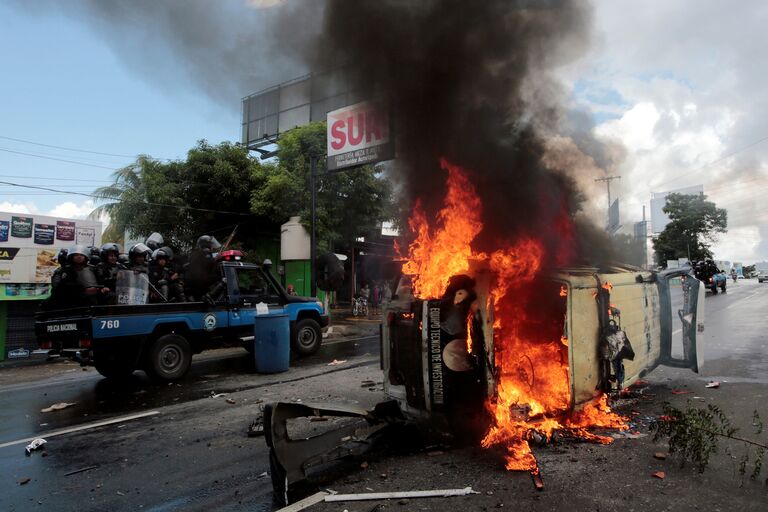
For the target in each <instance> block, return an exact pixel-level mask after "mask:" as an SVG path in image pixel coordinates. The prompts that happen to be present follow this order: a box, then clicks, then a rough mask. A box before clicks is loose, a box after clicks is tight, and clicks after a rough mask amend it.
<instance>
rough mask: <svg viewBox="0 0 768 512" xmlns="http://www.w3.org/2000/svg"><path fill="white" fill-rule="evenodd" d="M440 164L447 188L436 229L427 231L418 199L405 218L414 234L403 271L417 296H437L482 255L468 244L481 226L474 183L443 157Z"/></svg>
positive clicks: (478, 199) (424, 216) (427, 226)
mask: <svg viewBox="0 0 768 512" xmlns="http://www.w3.org/2000/svg"><path fill="white" fill-rule="evenodd" d="M440 167H442V168H443V169H444V170H446V171H448V181H447V186H448V191H447V194H446V197H445V206H444V207H443V208H442V209H441V210H440V211H439V212H438V214H437V226H436V229H434V230H432V231H431V232H430V229H429V223H428V222H427V218H426V215H425V213H424V210H423V209H422V207H421V203H420V202H418V201H417V202H416V205H415V206H414V208H413V215H412V216H411V218H410V219H409V221H408V224H409V226H410V228H411V231H412V232H414V233H416V234H417V236H416V239H415V240H414V242H413V243H412V244H411V245H410V247H409V248H408V261H407V262H406V263H405V265H403V272H404V273H405V274H409V275H412V276H414V278H413V293H414V295H415V296H417V297H440V296H441V295H442V294H443V292H444V291H445V287H446V284H447V282H448V279H449V278H450V277H451V276H453V275H456V274H461V273H464V272H466V271H467V270H469V260H470V259H473V258H477V257H481V256H482V255H475V254H474V253H473V252H472V248H471V247H470V243H471V242H472V240H474V238H475V237H476V236H477V234H478V233H480V230H481V229H483V224H482V223H481V222H480V211H481V206H480V198H478V197H477V194H476V193H475V187H474V186H473V185H472V183H470V181H469V179H467V176H466V174H464V173H463V172H462V170H461V168H459V167H458V166H455V165H452V164H450V163H449V162H448V161H447V160H445V159H442V160H440Z"/></svg>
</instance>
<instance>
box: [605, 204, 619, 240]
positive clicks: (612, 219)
mask: <svg viewBox="0 0 768 512" xmlns="http://www.w3.org/2000/svg"><path fill="white" fill-rule="evenodd" d="M620 227H621V224H619V200H618V198H617V199H614V200H613V203H611V207H610V208H608V227H607V230H608V232H609V233H611V234H613V233H615V232H616V231H618V230H619V228H620Z"/></svg>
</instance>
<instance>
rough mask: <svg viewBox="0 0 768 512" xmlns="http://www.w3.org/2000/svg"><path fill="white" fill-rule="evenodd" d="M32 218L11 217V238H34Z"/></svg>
mask: <svg viewBox="0 0 768 512" xmlns="http://www.w3.org/2000/svg"><path fill="white" fill-rule="evenodd" d="M32 224H33V221H32V217H17V216H15V215H14V216H13V217H11V236H12V237H14V238H32Z"/></svg>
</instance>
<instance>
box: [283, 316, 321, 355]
mask: <svg viewBox="0 0 768 512" xmlns="http://www.w3.org/2000/svg"><path fill="white" fill-rule="evenodd" d="M322 342H323V333H322V331H320V324H318V323H317V322H315V321H314V320H312V319H311V318H305V319H303V320H299V321H298V322H296V325H295V326H294V328H293V333H292V336H291V349H292V350H293V352H294V353H295V354H296V355H300V356H310V355H312V354H314V353H315V352H317V351H318V350H320V344H321V343H322Z"/></svg>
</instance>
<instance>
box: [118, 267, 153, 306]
mask: <svg viewBox="0 0 768 512" xmlns="http://www.w3.org/2000/svg"><path fill="white" fill-rule="evenodd" d="M116 288H117V303H118V304H146V303H147V302H148V301H149V278H148V277H147V274H144V273H141V272H134V271H133V270H118V272H117V286H116Z"/></svg>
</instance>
